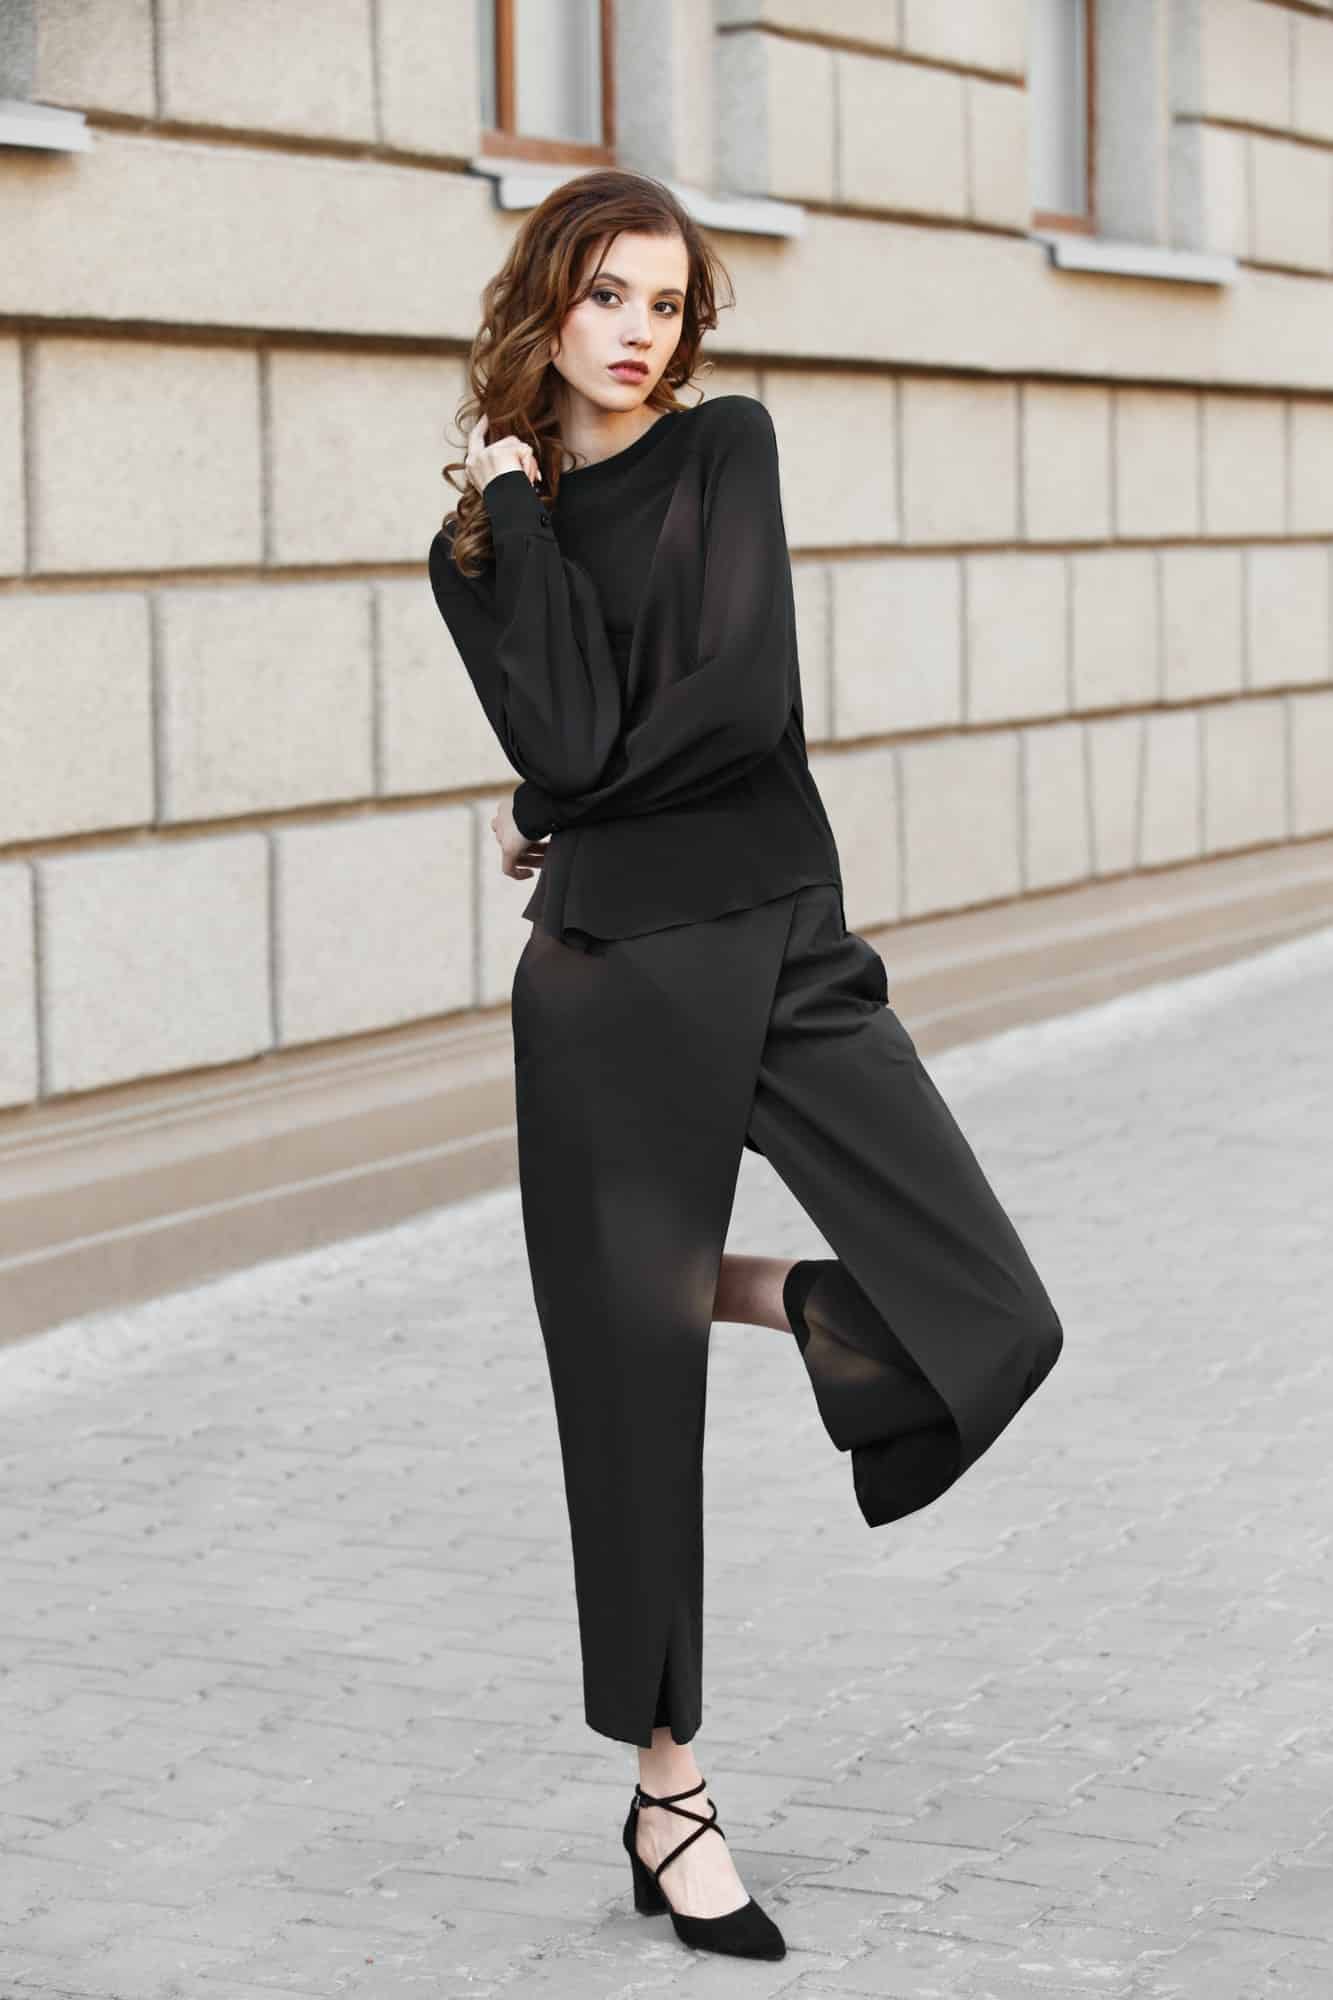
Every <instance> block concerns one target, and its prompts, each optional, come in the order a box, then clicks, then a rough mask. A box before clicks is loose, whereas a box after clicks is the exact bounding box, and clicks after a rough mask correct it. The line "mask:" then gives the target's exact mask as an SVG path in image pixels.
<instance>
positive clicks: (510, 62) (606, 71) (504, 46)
mask: <svg viewBox="0 0 1333 2000" xmlns="http://www.w3.org/2000/svg"><path fill="white" fill-rule="evenodd" d="M494 6H495V118H496V122H495V124H494V125H491V126H486V127H483V129H482V132H481V137H480V145H479V151H480V152H481V154H482V155H491V156H495V157H499V158H503V159H507V160H555V161H563V162H566V163H569V164H572V165H582V166H601V165H606V166H610V165H613V164H614V162H615V157H616V150H615V149H616V97H615V5H614V0H598V7H599V11H600V16H601V38H600V39H601V58H602V60H601V72H602V138H601V142H600V144H589V143H586V142H584V141H581V140H576V139H543V138H532V137H527V136H525V135H523V134H522V133H519V132H516V131H515V130H514V129H513V121H514V116H515V110H514V107H515V103H516V100H517V92H516V88H515V83H516V78H515V60H516V56H517V42H516V37H515V33H514V0H494Z"/></svg>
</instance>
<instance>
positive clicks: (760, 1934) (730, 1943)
mask: <svg viewBox="0 0 1333 2000" xmlns="http://www.w3.org/2000/svg"><path fill="white" fill-rule="evenodd" d="M704 1788H705V1780H704V1779H703V1778H700V1780H699V1782H698V1784H697V1785H691V1786H690V1789H689V1790H688V1791H687V1792H670V1793H668V1794H667V1796H666V1797H665V1798H660V1799H658V1798H654V1797H653V1794H652V1793H651V1792H645V1790H644V1789H643V1786H642V1785H636V1786H635V1787H634V1797H633V1799H632V1800H631V1802H630V1809H629V1817H628V1818H627V1819H626V1821H625V1834H624V1840H625V1852H626V1853H627V1854H628V1855H629V1859H630V1867H631V1868H632V1869H633V1871H634V1907H635V1909H636V1910H639V1911H641V1912H642V1913H643V1915H644V1916H656V1915H658V1913H659V1912H660V1911H662V1910H669V1911H670V1912H671V1921H672V1923H673V1925H674V1926H675V1931H676V1936H677V1937H678V1938H679V1939H680V1941H681V1943H682V1944H688V1945H692V1946H693V1947H694V1948H695V1949H696V1950H698V1951H725V1952H729V1953H730V1954H731V1955H732V1957H733V1958H785V1957H786V1955H787V1944H786V1940H785V1938H784V1937H783V1935H782V1932H781V1931H780V1930H779V1929H778V1927H777V1925H776V1924H775V1923H774V1921H773V1919H772V1917H770V1916H769V1914H768V1912H767V1911H766V1910H762V1909H761V1908H760V1907H759V1905H758V1903H756V1901H755V1900H754V1897H753V1896H751V1897H750V1898H749V1899H748V1901H746V1902H744V1903H742V1904H741V1906H740V1908H739V1909H738V1910H728V1911H726V1913H725V1914H724V1915H723V1916H720V1917H688V1916H686V1915H684V1914H683V1912H681V1911H680V1910H676V1909H673V1908H672V1905H671V1902H670V1899H669V1898H668V1896H667V1893H666V1891H665V1890H664V1889H663V1887H662V1870H663V1869H664V1868H669V1867H670V1865H671V1863H672V1862H673V1861H674V1860H675V1859H676V1856H677V1855H678V1854H683V1853H684V1852H685V1849H686V1848H687V1847H688V1846H689V1845H690V1843H691V1842H692V1841H695V1840H698V1839H699V1838H700V1837H701V1836H702V1835H703V1834H705V1833H707V1832H708V1831H709V1829H710V1827H711V1829H712V1830H713V1832H714V1833H721V1832H722V1828H721V1825H720V1824H719V1821H718V1817H717V1807H716V1806H715V1805H713V1803H712V1800H711V1799H710V1800H709V1806H710V1813H709V1817H708V1818H707V1819H705V1818H704V1816H703V1814H702V1813H697V1812H690V1811H689V1809H688V1808H687V1807H685V1806H680V1805H677V1803H676V1801H677V1800H678V1799H692V1798H693V1797H694V1795H695V1793H696V1792H702V1791H703V1790H704ZM641 1805H645V1806H666V1807H668V1808H669V1810H670V1811H672V1812H673V1813H678V1814H679V1815H680V1817H681V1818H682V1819H695V1820H698V1822H699V1824H698V1825H697V1826H696V1827H695V1829H694V1832H693V1833H687V1834H686V1836H685V1838H684V1840H682V1841H681V1842H680V1843H679V1845H678V1846H676V1847H673V1848H672V1850H671V1852H670V1854H667V1855H665V1856H664V1857H663V1859H662V1860H661V1861H659V1862H658V1864H657V1866H656V1868H650V1867H649V1866H648V1863H647V1862H646V1861H645V1860H644V1859H643V1856H642V1855H641V1854H640V1853H639V1850H638V1847H637V1846H636V1844H635V1835H636V1832H637V1828H638V1823H639V1807H640V1806H641Z"/></svg>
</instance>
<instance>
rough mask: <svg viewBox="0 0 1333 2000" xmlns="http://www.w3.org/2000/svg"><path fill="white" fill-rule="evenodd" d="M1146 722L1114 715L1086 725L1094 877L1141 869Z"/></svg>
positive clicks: (1138, 717)
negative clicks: (1141, 798)
mask: <svg viewBox="0 0 1333 2000" xmlns="http://www.w3.org/2000/svg"><path fill="white" fill-rule="evenodd" d="M1143 721H1144V718H1143V717H1142V716H1141V715H1111V716H1105V717H1100V718H1098V719H1097V720H1096V721H1092V722H1088V723H1085V724H1084V728H1085V730H1086V732H1087V734H1086V736H1085V738H1084V743H1085V746H1086V755H1087V760H1088V806H1089V811H1090V813H1091V817H1092V869H1093V873H1094V875H1123V874H1124V873H1125V872H1126V871H1127V870H1128V869H1131V868H1134V867H1136V866H1137V865H1138V831H1139V797H1140V789H1141V784H1142V769H1143Z"/></svg>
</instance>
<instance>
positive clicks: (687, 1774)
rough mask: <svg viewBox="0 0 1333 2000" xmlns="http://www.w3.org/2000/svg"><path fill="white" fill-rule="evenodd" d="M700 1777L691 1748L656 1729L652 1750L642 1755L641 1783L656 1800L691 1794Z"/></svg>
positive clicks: (640, 1753)
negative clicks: (679, 1793) (689, 1791)
mask: <svg viewBox="0 0 1333 2000" xmlns="http://www.w3.org/2000/svg"><path fill="white" fill-rule="evenodd" d="M699 1777H700V1772H699V1766H698V1764H697V1763H696V1762H695V1758H694V1750H693V1748H692V1746H691V1745H690V1744H688V1743H677V1741H676V1739H675V1737H674V1736H673V1735H672V1734H671V1731H670V1730H669V1729H655V1730H654V1731H653V1742H652V1748H651V1749H650V1750H644V1749H640V1751H639V1783H640V1785H642V1787H643V1789H644V1791H645V1792H651V1793H652V1794H653V1796H654V1797H655V1798H659V1799H660V1798H666V1797H669V1796H671V1795H672V1794H674V1793H676V1792H684V1791H688V1790H689V1788H690V1786H691V1785H697V1784H698V1782H699ZM686 1803H687V1804H688V1803H692V1802H691V1801H686Z"/></svg>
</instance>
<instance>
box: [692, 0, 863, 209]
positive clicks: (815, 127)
mask: <svg viewBox="0 0 1333 2000" xmlns="http://www.w3.org/2000/svg"><path fill="white" fill-rule="evenodd" d="M714 87H715V91H716V97H717V104H718V122H717V169H718V178H719V180H720V182H721V185H722V186H724V187H726V188H730V189H733V190H735V191H736V192H737V193H744V194H760V195H773V196H776V197H778V198H779V199H781V200H786V201H831V200H832V199H833V193H834V178H835V171H836V169H835V161H834V133H835V130H836V124H837V120H836V115H835V98H834V56H833V54H832V52H831V51H830V50H828V49H822V48H819V47H817V46H815V45H813V44H810V43H806V42H797V41H790V40H788V39H787V38H786V37H784V36H781V35H770V34H761V33H758V32H754V31H744V32H742V33H739V34H734V35H730V34H728V35H720V36H719V37H718V42H717V57H716V77H715V85H714Z"/></svg>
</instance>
